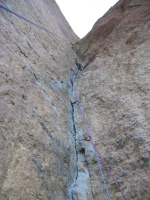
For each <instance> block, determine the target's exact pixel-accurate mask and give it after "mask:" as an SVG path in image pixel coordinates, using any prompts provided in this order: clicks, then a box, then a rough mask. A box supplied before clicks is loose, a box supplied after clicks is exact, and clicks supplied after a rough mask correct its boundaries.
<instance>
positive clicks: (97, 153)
mask: <svg viewBox="0 0 150 200" xmlns="http://www.w3.org/2000/svg"><path fill="white" fill-rule="evenodd" d="M78 71H79V65H78V69H77V71H76V72H75V74H74V76H73V78H72V79H71V83H72V84H73V87H74V89H75V93H76V98H77V102H78V104H79V107H80V110H81V113H82V116H83V119H84V123H85V126H86V130H87V133H88V137H86V138H85V139H82V140H85V141H90V142H91V144H92V146H93V149H94V153H95V156H96V159H97V162H98V166H99V169H100V172H101V175H102V178H103V182H104V184H105V188H106V191H107V195H108V198H109V200H111V198H110V195H109V191H108V188H107V185H106V182H105V178H104V175H103V172H102V169H101V165H100V162H99V159H98V156H99V158H100V159H101V161H102V163H103V164H104V166H105V168H106V169H107V171H108V173H109V175H110V176H111V177H112V179H113V181H114V182H115V184H116V186H117V188H118V190H119V191H120V192H121V194H122V196H123V198H124V200H126V197H125V196H124V194H123V192H122V190H121V188H120V187H119V184H118V183H117V181H116V179H115V178H114V177H113V175H112V174H111V171H110V170H109V168H108V167H107V165H106V163H105V161H104V159H103V158H102V157H101V155H100V153H99V151H98V150H97V148H96V147H95V145H94V143H93V140H92V137H91V134H90V131H89V128H88V125H87V123H86V119H85V115H84V113H83V109H82V106H81V103H80V100H79V97H78V93H77V89H76V86H75V81H74V78H75V77H76V76H77V74H78Z"/></svg>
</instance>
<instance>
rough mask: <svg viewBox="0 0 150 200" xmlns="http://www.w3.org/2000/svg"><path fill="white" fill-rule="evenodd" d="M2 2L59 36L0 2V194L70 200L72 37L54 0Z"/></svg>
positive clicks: (73, 168) (73, 157)
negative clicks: (21, 16) (0, 5)
mask: <svg viewBox="0 0 150 200" xmlns="http://www.w3.org/2000/svg"><path fill="white" fill-rule="evenodd" d="M0 3H1V4H3V5H4V6H6V7H8V8H10V9H12V10H14V11H16V12H18V13H19V14H21V15H23V16H25V17H26V18H28V19H30V20H32V21H33V22H35V23H37V24H40V25H41V26H43V27H46V28H47V29H49V30H50V31H52V32H54V33H55V34H57V35H58V36H59V37H61V38H64V39H65V40H63V39H59V38H57V37H55V36H53V35H51V34H49V33H47V32H45V31H43V30H41V29H38V28H37V27H35V26H33V25H31V24H29V23H27V22H25V21H23V20H21V19H19V18H17V17H16V16H14V15H12V14H10V13H8V12H7V11H5V10H2V9H0V27H1V28H0V35H1V37H0V58H1V59H0V124H1V128H0V131H1V132H0V199H1V200H6V199H12V200H16V199H20V200H25V199H26V200H27V199H28V200H29V199H30V200H31V199H43V200H44V199H45V200H46V199H49V200H50V199H53V200H54V199H71V198H72V197H71V196H72V185H73V183H74V179H75V176H76V152H75V148H74V139H73V136H72V135H73V131H74V130H73V124H72V108H71V105H70V95H71V90H72V88H71V84H70V81H69V80H70V76H71V75H72V73H73V71H72V68H75V62H74V60H75V55H74V52H73V50H72V48H71V45H69V43H74V42H75V41H77V37H76V35H75V34H74V33H73V31H72V30H71V28H70V26H69V24H68V23H67V22H66V20H65V18H64V17H63V15H62V14H61V12H60V10H59V7H58V6H57V5H56V3H55V1H54V0H49V1H47V0H42V1H41V0H39V1H37V0H36V1H29V0H26V1H20V0H17V1H11V0H10V1H2V0H1V1H0ZM67 39H68V42H67Z"/></svg>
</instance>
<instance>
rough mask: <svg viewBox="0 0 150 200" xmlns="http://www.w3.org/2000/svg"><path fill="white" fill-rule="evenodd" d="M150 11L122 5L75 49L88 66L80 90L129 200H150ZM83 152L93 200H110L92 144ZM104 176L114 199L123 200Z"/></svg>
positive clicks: (137, 4) (148, 6)
mask: <svg viewBox="0 0 150 200" xmlns="http://www.w3.org/2000/svg"><path fill="white" fill-rule="evenodd" d="M149 10H150V2H149V1H146V0H145V1H138V0H137V1H132V0H130V1H119V2H118V3H117V4H116V5H115V6H114V7H112V8H111V9H110V10H109V11H108V12H107V13H106V14H105V15H104V16H103V17H102V18H101V19H99V20H98V21H97V22H96V24H95V25H94V27H93V29H92V31H91V32H89V33H88V34H87V35H86V36H85V37H84V38H83V39H82V40H80V41H78V42H77V43H76V45H75V47H74V48H75V49H76V51H77V52H78V55H79V57H80V59H81V61H82V63H84V65H85V69H84V71H83V72H81V73H80V75H79V76H78V78H77V83H76V87H77V90H78V91H79V98H80V100H81V104H82V106H83V110H84V113H85V115H86V120H87V123H88V126H89V130H90V132H91V135H92V138H93V141H94V143H95V145H96V147H97V148H98V150H99V152H100V153H101V155H102V157H103V158H104V160H105V162H106V164H107V166H108V167H109V169H110V170H111V172H112V174H113V175H114V177H115V178H116V179H117V181H118V183H119V186H120V187H121V189H122V190H123V192H124V194H125V196H126V198H127V199H136V200H137V199H138V200H140V199H144V200H148V199H149V197H150V117H149V116H150V56H149V55H150V26H149V24H150V13H149ZM75 112H76V118H78V122H77V125H76V127H77V132H78V131H80V132H82V136H81V137H85V136H86V134H87V133H86V129H85V126H84V122H83V119H82V117H81V114H80V110H79V107H78V106H77V107H76V109H75ZM81 146H82V147H83V148H84V149H85V156H86V159H87V163H88V166H89V174H90V177H91V188H92V194H93V198H94V199H96V200H100V199H102V200H104V199H108V197H107V194H106V192H105V188H104V184H103V181H102V178H101V175H100V172H99V170H98V165H97V163H96V160H95V157H94V155H93V151H92V152H91V144H90V143H89V142H85V141H83V142H82V145H81ZM89 152H90V153H89ZM102 166H103V165H102ZM103 172H104V175H105V178H106V183H107V185H108V189H109V192H110V196H111V198H112V199H118V200H119V199H123V198H122V197H121V193H120V192H119V191H118V189H117V188H116V186H115V184H114V183H113V181H112V179H111V178H110V176H109V175H108V173H107V171H106V170H105V168H104V167H103Z"/></svg>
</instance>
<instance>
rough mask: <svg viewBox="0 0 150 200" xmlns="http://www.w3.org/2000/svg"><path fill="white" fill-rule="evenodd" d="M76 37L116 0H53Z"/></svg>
mask: <svg viewBox="0 0 150 200" xmlns="http://www.w3.org/2000/svg"><path fill="white" fill-rule="evenodd" d="M55 1H56V2H57V4H58V5H59V7H60V9H61V11H62V13H63V14H64V16H65V17H66V19H67V21H68V22H69V24H70V25H71V27H72V29H73V30H74V32H75V33H76V34H77V35H78V37H80V38H82V37H83V36H85V35H86V34H87V33H88V32H89V31H90V30H91V29H92V26H93V25H94V23H95V22H96V21H97V19H99V18H100V17H101V16H103V15H104V14H105V13H106V12H107V10H109V8H110V7H111V6H113V5H114V4H115V3H116V2H118V0H55Z"/></svg>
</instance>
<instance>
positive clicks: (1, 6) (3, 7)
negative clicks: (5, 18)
mask: <svg viewBox="0 0 150 200" xmlns="http://www.w3.org/2000/svg"><path fill="white" fill-rule="evenodd" d="M0 8H2V9H4V10H6V11H8V12H10V13H11V14H13V15H15V16H17V17H19V18H20V19H23V20H24V21H26V22H28V23H30V24H32V25H34V26H36V27H38V28H40V29H42V30H44V31H46V32H48V33H50V34H51V35H54V36H55V37H57V38H59V39H61V40H65V39H64V38H61V37H59V36H58V35H57V34H55V33H53V32H52V31H50V30H48V29H46V28H45V27H43V26H41V25H39V24H36V23H35V22H32V21H31V20H29V19H27V18H26V17H24V16H22V15H20V14H18V13H16V12H14V11H13V10H10V9H9V8H6V7H5V6H3V5H2V4H0Z"/></svg>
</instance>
